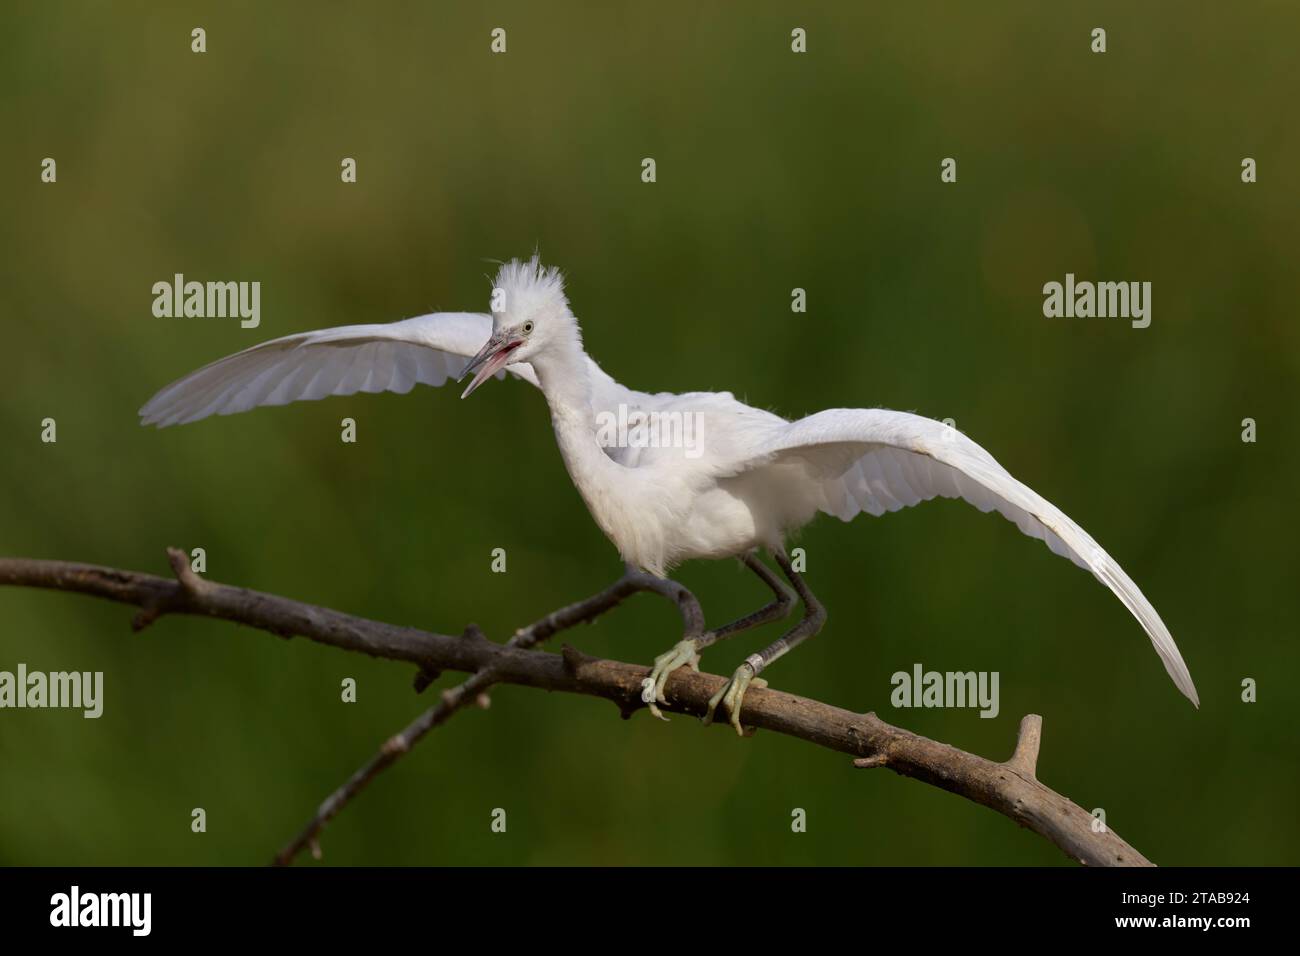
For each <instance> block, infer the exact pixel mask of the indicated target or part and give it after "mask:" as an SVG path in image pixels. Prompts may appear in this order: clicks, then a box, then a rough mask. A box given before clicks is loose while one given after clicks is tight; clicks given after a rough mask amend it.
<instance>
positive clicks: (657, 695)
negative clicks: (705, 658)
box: [641, 638, 700, 720]
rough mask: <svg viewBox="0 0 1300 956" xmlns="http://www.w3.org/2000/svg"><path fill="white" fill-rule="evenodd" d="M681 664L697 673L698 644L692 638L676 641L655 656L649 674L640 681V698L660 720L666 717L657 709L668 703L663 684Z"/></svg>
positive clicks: (698, 664) (698, 663)
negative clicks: (669, 647)
mask: <svg viewBox="0 0 1300 956" xmlns="http://www.w3.org/2000/svg"><path fill="white" fill-rule="evenodd" d="M682 666H689V667H690V668H691V670H693V671H695V672H696V673H699V670H700V645H699V642H698V641H696V640H694V639H692V638H687V639H686V640H683V641H678V642H677V643H676V644H674V645H673V646H672V648H671V649H669V650H667V651H664V653H662V654H660V655H659V656H658V657H656V658H655V663H654V667H652V668H651V669H650V676H649V677H647V678H646V679H645V680H643V681H642V682H641V700H642V702H644V703H646V704H649V705H650V713H651V714H653V715H654V716H655V717H658V718H659V719H660V720H667V719H668V718H667V717H665V716H664V714H663V711H661V710H660V709H659V705H660V704H666V703H668V699H667V698H666V697H664V684H666V683H667V682H668V677H669V675H671V674H672V672H673V671H675V670H677V668H679V667H682Z"/></svg>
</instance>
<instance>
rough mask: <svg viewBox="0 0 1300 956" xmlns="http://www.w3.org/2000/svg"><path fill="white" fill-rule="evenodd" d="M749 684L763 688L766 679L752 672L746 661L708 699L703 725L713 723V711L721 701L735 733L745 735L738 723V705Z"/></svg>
mask: <svg viewBox="0 0 1300 956" xmlns="http://www.w3.org/2000/svg"><path fill="white" fill-rule="evenodd" d="M751 685H752V686H754V687H758V688H763V687H766V686H767V681H765V680H763V678H761V677H759V676H758V675H757V674H756V673H755V672H754V665H753V664H751V663H749V661H746V662H745V663H743V664H741V665H740V666H739V667H737V668H736V672H735V673H734V674H732V675H731V679H730V680H728V681H727V682H726V683H725V684H723V685H722V689H721V690H720V691H718V692H717V693H716V694H714V695H713V696H712V697H711V698H710V699H709V707H708V709H707V710H706V711H705V712H704V718H703V720H704V726H706V727H707V726H708V725H709V724H711V723H713V715H714V712H715V711H716V710H717V709H718V704H720V703H721V704H723V705H724V706H725V707H726V708H727V714H728V715H729V716H730V718H731V726H733V727H735V728H736V733H737V734H739V735H740V736H741V737H743V736H745V728H744V727H743V726H741V723H740V706H741V704H742V703H744V700H745V691H747V690H749V688H750V686H751Z"/></svg>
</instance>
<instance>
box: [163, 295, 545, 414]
mask: <svg viewBox="0 0 1300 956" xmlns="http://www.w3.org/2000/svg"><path fill="white" fill-rule="evenodd" d="M491 334H492V317H491V316H490V315H485V314H482V313H476V312H435V313H433V314H432V315H421V316H417V317H416V318H413V319H405V320H403V321H401V322H392V323H389V324H387V325H345V326H342V327H340V328H334V329H322V330H320V331H317V332H302V333H299V334H298V335H287V336H285V337H284V338H281V339H273V340H271V341H270V342H263V343H262V344H261V345H254V346H253V347H252V348H248V349H245V350H244V351H242V352H236V353H235V354H234V355H228V356H226V357H225V358H223V359H218V360H217V361H215V362H213V363H211V364H210V365H205V366H204V367H203V368H201V369H199V370H198V371H196V372H191V373H190V374H189V375H186V376H185V377H184V378H181V379H178V380H177V381H175V382H172V383H171V384H170V385H168V386H167V387H166V388H164V389H163V390H162V391H160V392H159V393H158V394H157V395H155V396H154V397H153V398H151V399H149V401H148V402H146V403H145V405H144V407H143V408H141V409H140V422H141V424H143V425H157V426H158V427H159V428H165V427H166V426H168V425H181V424H184V423H186V422H193V421H198V420H199V419H200V418H207V417H208V416H209V415H233V414H234V413H235V412H246V411H248V410H249V409H250V408H256V407H257V406H259V405H286V404H288V403H289V402H298V401H312V400H314V399H318V398H324V397H325V396H327V395H352V394H354V393H356V392H399V393H402V394H405V393H406V392H409V391H410V390H411V389H412V388H413V387H414V386H415V385H416V383H417V382H418V383H420V384H423V385H441V384H442V383H443V382H445V381H447V379H449V378H456V377H457V376H459V375H460V373H461V371H462V370H463V369H464V367H465V362H466V360H467V359H469V358H471V357H472V356H473V355H474V354H475V353H476V352H478V350H479V349H480V348H481V347H482V346H483V343H484V342H486V341H487V339H488V336H490V335H491ZM506 370H507V371H509V372H511V373H513V374H514V375H516V376H518V377H519V378H522V379H524V380H525V381H527V382H531V383H532V384H533V385H536V384H537V375H536V374H535V373H534V372H533V368H532V366H531V365H529V364H528V363H526V362H520V363H517V364H515V365H510V366H507V369H506ZM503 374H504V373H503Z"/></svg>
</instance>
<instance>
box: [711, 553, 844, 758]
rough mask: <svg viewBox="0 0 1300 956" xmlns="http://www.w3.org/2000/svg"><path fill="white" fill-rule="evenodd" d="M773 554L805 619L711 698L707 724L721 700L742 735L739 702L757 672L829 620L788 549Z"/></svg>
mask: <svg viewBox="0 0 1300 956" xmlns="http://www.w3.org/2000/svg"><path fill="white" fill-rule="evenodd" d="M773 557H775V558H776V563H777V564H779V565H780V566H781V570H782V571H784V572H785V576H786V577H787V578H789V579H790V583H791V584H793V585H794V589H795V591H797V592H798V594H799V599H800V600H801V601H803V607H804V616H803V619H802V620H801V621H800V622H799V623H798V624H796V625H795V626H794V627H792V628H791V629H790V630H789V631H787V632H786V633H785V634H783V635H782V636H781V637H779V638H777V639H776V640H775V641H773V642H772V643H771V644H769V645H768V646H767V647H765V648H763V650H761V651H759V652H758V653H757V654H751V655H750V656H749V657H747V658H746V659H745V663H743V664H741V665H740V666H739V667H737V668H736V672H735V673H734V674H732V675H731V680H729V681H727V683H726V684H725V685H723V688H722V690H720V691H718V692H717V693H716V694H714V695H713V698H712V699H711V700H710V701H709V709H708V711H707V712H706V713H705V715H704V722H705V723H706V724H711V723H713V713H714V711H715V710H716V709H717V707H718V704H719V703H721V704H723V705H724V706H725V707H726V708H727V713H728V714H729V715H730V716H731V726H733V727H735V728H736V733H738V734H740V735H741V736H742V737H743V736H744V734H745V730H744V728H743V727H742V726H741V725H740V705H741V704H742V703H743V701H744V699H745V691H746V690H748V689H749V685H750V684H752V683H754V682H755V680H756V679H757V677H758V675H759V674H761V673H762V672H763V669H764V668H765V667H767V665H768V664H771V663H772V662H773V661H774V660H776V659H777V658H778V657H781V656H782V655H784V654H786V653H787V652H789V651H791V650H793V649H794V648H795V647H797V646H798V645H800V644H802V643H803V642H804V641H806V640H808V638H810V637H812V636H813V635H815V634H817V633H818V632H819V631H820V630H821V629H822V625H824V624H825V623H826V608H824V607H822V603H821V602H820V601H818V600H817V598H816V596H814V594H813V593H812V591H811V590H810V589H809V588H808V585H807V584H806V583H805V582H804V579H803V576H802V575H801V574H800V573H799V572H798V571H796V570H795V569H794V568H793V567H792V566H791V564H790V559H789V558H788V557H786V555H785V552H784V551H778V552H776V553H775V554H774V555H773ZM760 686H761V685H760Z"/></svg>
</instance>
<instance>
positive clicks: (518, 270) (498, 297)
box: [460, 253, 578, 398]
mask: <svg viewBox="0 0 1300 956" xmlns="http://www.w3.org/2000/svg"><path fill="white" fill-rule="evenodd" d="M577 330H578V324H577V322H576V320H575V319H574V318H573V313H571V312H570V311H569V302H568V300H567V299H566V298H565V297H564V277H563V276H561V275H560V270H559V269H557V268H555V267H554V266H551V267H550V268H547V267H545V266H543V265H542V263H541V260H540V259H539V258H538V256H537V254H536V253H534V254H533V257H532V258H531V259H529V260H528V261H527V262H520V261H519V260H518V259H512V260H510V261H509V262H507V263H504V264H503V265H502V266H501V268H500V269H499V270H498V271H497V276H496V279H494V280H493V283H492V336H491V338H489V339H488V340H487V342H486V343H485V344H484V345H483V348H481V349H479V352H478V354H477V355H475V356H474V357H473V358H472V359H470V361H469V364H468V365H466V366H465V371H463V372H462V373H461V378H462V379H463V378H464V377H465V376H466V375H468V374H469V373H470V372H475V375H474V378H473V380H472V381H471V382H470V383H469V386H468V387H467V388H466V389H465V391H464V392H463V393H462V394H461V396H460V397H461V398H465V397H466V396H468V395H469V394H470V393H471V392H473V391H474V390H475V389H476V388H478V387H479V386H480V385H482V384H483V383H484V382H485V381H487V380H488V378H490V377H491V376H492V375H495V374H496V373H497V372H499V371H501V369H503V368H505V367H506V366H507V365H511V364H513V363H515V362H527V361H529V360H530V359H531V358H535V357H536V356H538V355H541V354H544V353H545V352H546V351H547V350H548V349H551V348H554V347H555V346H556V345H557V344H558V343H563V342H570V341H576V340H577V334H578V332H577Z"/></svg>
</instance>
